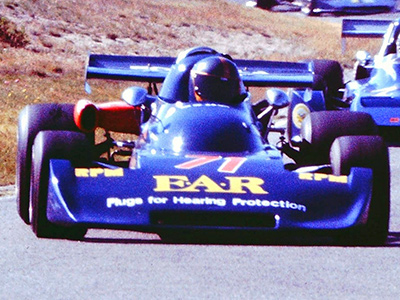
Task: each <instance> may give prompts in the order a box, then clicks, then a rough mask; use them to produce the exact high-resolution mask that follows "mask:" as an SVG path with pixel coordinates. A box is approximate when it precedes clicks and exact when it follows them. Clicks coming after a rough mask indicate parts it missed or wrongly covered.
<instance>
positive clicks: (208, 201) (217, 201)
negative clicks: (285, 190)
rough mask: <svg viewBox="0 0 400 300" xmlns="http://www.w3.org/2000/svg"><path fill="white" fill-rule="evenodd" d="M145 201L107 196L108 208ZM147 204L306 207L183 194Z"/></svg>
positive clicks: (284, 202)
mask: <svg viewBox="0 0 400 300" xmlns="http://www.w3.org/2000/svg"><path fill="white" fill-rule="evenodd" d="M144 203H145V201H144V200H143V199H142V198H140V197H136V198H134V197H132V198H118V197H109V198H107V207H108V208H117V207H128V208H134V207H137V206H141V205H143V204H144ZM147 204H149V205H166V204H171V205H178V206H179V205H184V206H219V207H225V206H228V205H230V206H233V207H264V208H276V209H289V210H297V211H300V212H306V211H307V207H306V206H305V205H303V204H298V203H295V202H291V201H287V200H267V199H242V198H237V197H234V198H232V199H231V201H230V202H228V201H227V200H226V199H225V198H213V197H201V198H200V197H184V196H173V197H172V198H168V197H155V196H149V197H148V198H147Z"/></svg>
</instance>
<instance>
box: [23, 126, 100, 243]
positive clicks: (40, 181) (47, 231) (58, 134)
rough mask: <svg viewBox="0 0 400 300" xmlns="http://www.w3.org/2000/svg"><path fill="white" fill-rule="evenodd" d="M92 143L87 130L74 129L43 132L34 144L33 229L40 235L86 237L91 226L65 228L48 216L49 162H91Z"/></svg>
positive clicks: (31, 219)
mask: <svg viewBox="0 0 400 300" xmlns="http://www.w3.org/2000/svg"><path fill="white" fill-rule="evenodd" d="M92 149H93V148H92V143H91V141H90V139H89V138H88V137H87V136H86V135H85V134H83V133H79V132H72V131H41V132H39V133H38V134H37V136H36V138H35V141H34V144H33V147H32V176H31V189H32V192H31V199H30V201H31V209H30V221H31V226H32V231H33V232H34V233H35V234H36V236H37V237H43V238H67V239H82V238H83V237H84V236H85V234H86V232H87V228H85V227H78V226H77V227H64V226H60V225H56V224H52V223H50V222H49V221H48V219H47V213H46V211H47V195H48V184H49V161H50V159H53V158H59V159H68V160H70V161H71V162H72V163H73V164H74V165H85V163H86V165H87V163H88V162H90V155H91V153H92Z"/></svg>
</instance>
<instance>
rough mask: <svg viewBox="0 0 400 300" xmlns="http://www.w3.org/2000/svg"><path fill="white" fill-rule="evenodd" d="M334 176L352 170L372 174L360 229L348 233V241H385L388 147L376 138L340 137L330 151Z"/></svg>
mask: <svg viewBox="0 0 400 300" xmlns="http://www.w3.org/2000/svg"><path fill="white" fill-rule="evenodd" d="M330 159H331V166H332V172H333V174H334V175H348V174H349V173H350V169H351V168H352V167H364V168H371V169H372V171H373V183H372V197H371V202H370V206H369V213H368V219H367V222H366V224H365V225H364V226H362V227H361V228H358V229H357V230H356V231H355V232H352V233H351V235H350V236H349V237H348V239H349V241H350V242H352V243H356V244H364V245H383V244H384V243H385V242H386V239H387V235H388V229H389V215H390V164H389V155H388V148H387V145H386V144H385V142H384V140H383V138H382V137H380V136H342V137H339V138H337V139H335V141H334V142H333V144H332V147H331V151H330Z"/></svg>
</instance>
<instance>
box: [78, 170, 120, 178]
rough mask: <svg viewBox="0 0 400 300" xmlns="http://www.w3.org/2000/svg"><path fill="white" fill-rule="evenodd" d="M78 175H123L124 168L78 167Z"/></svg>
mask: <svg viewBox="0 0 400 300" xmlns="http://www.w3.org/2000/svg"><path fill="white" fill-rule="evenodd" d="M75 176H76V177H99V176H104V177H123V176H124V169H123V168H117V169H103V168H76V169H75Z"/></svg>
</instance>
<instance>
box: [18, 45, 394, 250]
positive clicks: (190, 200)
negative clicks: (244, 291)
mask: <svg viewBox="0 0 400 300" xmlns="http://www.w3.org/2000/svg"><path fill="white" fill-rule="evenodd" d="M86 73H87V75H86V76H87V79H88V80H90V79H92V78H97V79H99V78H100V79H114V80H132V81H139V82H144V83H148V88H147V89H146V88H143V87H130V88H128V89H126V90H125V91H124V92H123V93H122V100H121V101H116V102H109V103H101V104H95V103H92V102H90V101H88V100H80V101H78V103H77V104H76V105H70V104H39V105H30V106H27V107H26V108H25V109H24V110H23V111H22V112H21V113H20V118H19V128H18V158H17V186H18V197H17V203H18V212H19V215H20V217H21V218H22V219H23V220H24V221H25V222H26V223H28V224H29V223H31V226H32V229H33V231H34V233H35V234H36V236H38V237H50V238H70V239H82V238H83V237H84V236H85V234H86V232H87V229H88V228H116V229H128V230H136V231H142V232H154V233H157V234H159V235H160V236H161V237H162V238H171V237H176V236H178V235H180V234H181V233H185V234H189V235H191V234H195V233H198V232H200V233H202V234H206V235H207V234H213V233H220V232H224V233H227V234H230V233H233V234H240V233H254V234H261V235H263V236H264V235H265V236H269V235H277V236H286V235H287V234H288V233H296V234H299V233H300V234H302V233H304V234H308V233H322V234H323V235H329V236H333V237H338V238H340V239H342V238H343V241H346V242H350V243H363V244H382V243H384V242H385V240H386V237H387V232H388V220H389V202H390V197H389V164H388V152H387V147H386V145H385V143H384V141H383V140H382V138H381V137H379V136H377V135H376V126H375V124H374V122H373V120H372V118H371V117H370V116H369V115H368V114H364V113H356V112H348V111H344V112H341V111H339V112H334V111H332V112H331V111H322V112H318V113H316V114H312V116H313V118H309V120H308V121H306V120H305V121H304V124H306V126H304V127H303V136H304V141H303V144H302V146H301V147H299V148H292V147H291V146H290V145H289V144H288V143H286V142H285V140H284V136H283V135H282V136H281V137H280V139H279V140H280V142H279V144H278V146H275V145H274V144H273V143H271V142H269V139H272V135H274V134H275V135H278V136H279V133H276V132H280V131H281V130H280V129H279V128H276V126H274V119H273V116H274V115H275V114H276V112H277V110H279V109H281V108H284V107H286V106H287V105H288V99H289V97H288V95H287V94H286V93H285V92H284V91H283V90H282V89H279V88H278V87H285V88H286V87H295V88H305V89H308V87H309V86H311V85H312V83H313V74H312V72H310V65H309V64H308V63H285V62H271V61H252V60H233V59H232V58H231V57H230V56H229V55H226V54H221V53H218V52H217V51H215V50H213V49H211V48H207V47H196V48H191V49H188V50H187V51H183V52H182V53H180V54H179V55H178V57H177V58H172V57H146V56H144V57H141V56H110V55H91V56H90V58H89V64H88V67H87V71H86ZM160 84H161V89H160V90H159V88H158V86H159V85H160ZM87 87H88V85H87ZM250 87H273V88H270V89H268V90H267V92H266V99H263V100H261V101H258V102H255V103H252V102H251V94H250V92H249V88H250ZM158 90H159V91H158ZM321 121H324V122H321ZM349 123H353V125H354V126H353V127H352V129H351V130H349V127H348V126H343V124H349ZM96 128H102V130H104V132H105V134H104V138H102V139H100V140H99V137H95V136H94V132H95V131H96ZM110 132H111V133H112V132H122V133H130V134H135V135H137V139H136V140H134V141H132V140H117V139H115V138H112V136H111V134H110ZM281 133H282V132H281ZM283 155H285V157H286V156H287V157H290V158H291V160H289V159H288V161H287V162H285V160H284V159H283Z"/></svg>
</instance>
